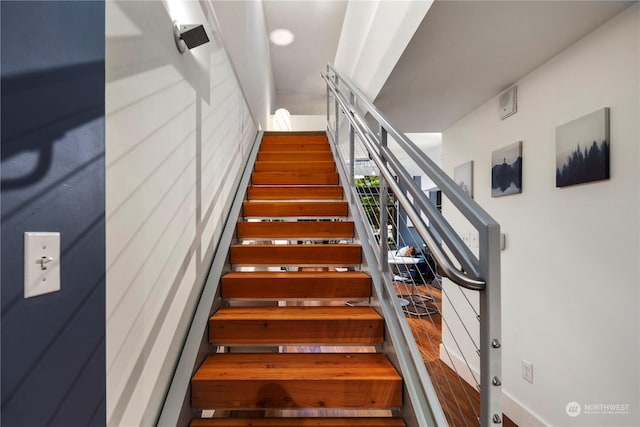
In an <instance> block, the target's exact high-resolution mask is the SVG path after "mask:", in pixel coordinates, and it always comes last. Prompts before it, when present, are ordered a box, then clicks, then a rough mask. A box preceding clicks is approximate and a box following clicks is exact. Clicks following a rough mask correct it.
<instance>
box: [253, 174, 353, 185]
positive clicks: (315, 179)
mask: <svg viewBox="0 0 640 427" xmlns="http://www.w3.org/2000/svg"><path fill="white" fill-rule="evenodd" d="M339 181H340V177H339V175H338V173H337V172H286V171H284V172H254V173H253V174H251V183H252V184H254V185H262V184H268V185H269V184H319V185H338V183H339Z"/></svg>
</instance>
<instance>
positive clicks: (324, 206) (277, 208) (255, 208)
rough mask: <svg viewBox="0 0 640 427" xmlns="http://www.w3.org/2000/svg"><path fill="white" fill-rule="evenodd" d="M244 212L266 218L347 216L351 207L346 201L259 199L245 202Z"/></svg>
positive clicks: (251, 215)
mask: <svg viewBox="0 0 640 427" xmlns="http://www.w3.org/2000/svg"><path fill="white" fill-rule="evenodd" d="M242 214H243V215H244V216H245V217H266V218H268V217H286V216H312V217H319V216H330V217H346V216H347V215H348V214H349V207H348V204H347V202H345V201H329V202H319V201H312V202H300V201H298V202H290V201H285V202H280V201H257V202H244V203H243V205H242Z"/></svg>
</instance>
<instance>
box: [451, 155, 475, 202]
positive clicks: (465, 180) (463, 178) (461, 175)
mask: <svg viewBox="0 0 640 427" xmlns="http://www.w3.org/2000/svg"><path fill="white" fill-rule="evenodd" d="M453 180H454V181H455V182H456V184H458V185H459V186H460V187H461V188H462V191H464V192H465V193H467V194H468V195H469V197H473V160H471V161H469V162H467V163H463V164H461V165H459V166H456V167H455V168H453Z"/></svg>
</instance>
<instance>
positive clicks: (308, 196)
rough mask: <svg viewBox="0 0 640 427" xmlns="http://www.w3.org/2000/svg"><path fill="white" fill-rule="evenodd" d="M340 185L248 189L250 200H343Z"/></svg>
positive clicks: (265, 186) (261, 186) (251, 187)
mask: <svg viewBox="0 0 640 427" xmlns="http://www.w3.org/2000/svg"><path fill="white" fill-rule="evenodd" d="M343 197H344V195H343V192H342V187H341V186H339V185H279V186H271V185H258V186H256V185H252V186H250V187H248V188H247V199H249V200H342V199H343Z"/></svg>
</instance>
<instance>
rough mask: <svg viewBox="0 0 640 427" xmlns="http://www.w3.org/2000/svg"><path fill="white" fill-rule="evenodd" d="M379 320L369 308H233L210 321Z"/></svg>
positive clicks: (223, 311) (220, 312) (217, 314)
mask: <svg viewBox="0 0 640 427" xmlns="http://www.w3.org/2000/svg"><path fill="white" fill-rule="evenodd" d="M267 316H268V319H269V320H296V319H300V320H324V319H334V320H349V319H351V320H359V319H363V320H381V319H382V318H381V317H380V315H379V314H378V313H377V312H376V311H375V310H374V309H373V308H371V307H367V306H364V307H348V306H315V307H314V306H301V307H300V306H282V307H274V306H247V307H242V306H234V307H222V308H220V309H219V310H218V311H217V312H216V313H215V314H214V315H213V316H211V319H214V318H215V319H216V320H261V319H265V318H267Z"/></svg>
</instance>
